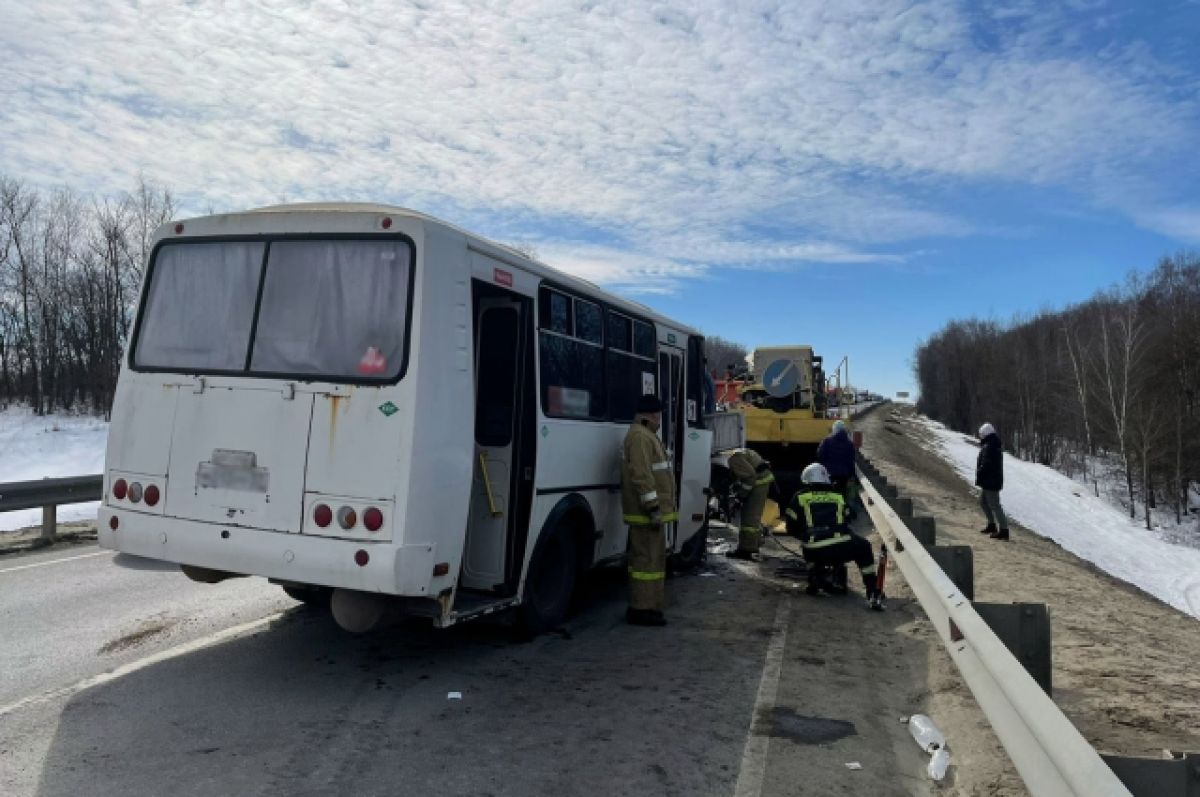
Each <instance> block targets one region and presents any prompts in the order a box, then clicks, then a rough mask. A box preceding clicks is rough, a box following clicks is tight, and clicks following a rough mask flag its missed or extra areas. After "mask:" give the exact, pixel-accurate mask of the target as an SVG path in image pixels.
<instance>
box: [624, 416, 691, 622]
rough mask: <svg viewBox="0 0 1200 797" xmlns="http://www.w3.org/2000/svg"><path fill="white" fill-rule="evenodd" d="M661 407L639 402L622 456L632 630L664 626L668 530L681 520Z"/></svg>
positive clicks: (626, 435) (627, 613) (628, 617)
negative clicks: (662, 431)
mask: <svg viewBox="0 0 1200 797" xmlns="http://www.w3.org/2000/svg"><path fill="white" fill-rule="evenodd" d="M662 409H663V407H662V402H661V401H659V400H658V398H657V397H656V396H653V395H647V396H642V397H641V398H639V399H638V403H637V414H636V415H635V416H634V418H633V423H632V424H631V425H630V427H629V431H628V432H627V433H626V434H625V443H624V445H623V446H622V450H621V511H622V514H623V516H624V518H625V522H626V523H628V524H629V610H628V611H627V612H626V613H625V619H626V621H627V622H629V623H631V624H633V625H649V626H661V625H666V624H667V620H666V618H665V617H664V616H663V608H664V606H665V604H666V589H665V584H664V579H666V577H667V537H666V534H665V531H666V527H667V524H669V523H673V522H675V521H676V520H678V519H679V514H678V512H677V510H676V508H675V477H674V476H673V475H672V474H671V463H670V461H669V460H668V459H667V453H666V450H665V449H664V448H663V444H662V441H660V440H659V439H658V427H659V426H660V425H661V424H662Z"/></svg>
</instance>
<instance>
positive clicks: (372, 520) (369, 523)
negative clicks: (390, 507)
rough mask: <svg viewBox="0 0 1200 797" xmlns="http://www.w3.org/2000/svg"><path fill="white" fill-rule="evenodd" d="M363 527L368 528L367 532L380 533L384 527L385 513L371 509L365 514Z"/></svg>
mask: <svg viewBox="0 0 1200 797" xmlns="http://www.w3.org/2000/svg"><path fill="white" fill-rule="evenodd" d="M363 525H364V526H366V527H367V531H379V529H380V527H381V526H383V513H382V512H380V511H379V510H378V509H376V508H375V507H371V508H370V509H368V510H367V511H366V512H363Z"/></svg>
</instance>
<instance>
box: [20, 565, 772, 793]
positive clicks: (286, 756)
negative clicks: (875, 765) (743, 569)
mask: <svg viewBox="0 0 1200 797" xmlns="http://www.w3.org/2000/svg"><path fill="white" fill-rule="evenodd" d="M668 590H669V592H670V593H671V595H672V602H673V604H674V605H673V606H672V608H671V610H670V615H671V618H672V621H673V622H672V625H671V626H669V627H668V628H666V629H643V628H632V627H629V626H627V625H625V623H624V622H623V613H624V607H625V604H624V601H623V599H622V598H623V586H622V584H621V583H620V580H619V579H615V578H614V577H613V576H612V575H610V574H599V576H598V577H595V578H592V579H590V580H589V581H588V583H587V584H586V585H585V588H584V590H583V591H582V594H583V601H582V609H581V610H580V611H579V613H578V614H577V615H576V616H575V617H574V618H573V619H572V620H571V621H570V622H568V623H567V625H566V626H565V628H564V629H563V630H562V631H561V632H560V633H557V634H547V635H544V636H541V637H538V638H536V639H534V640H532V641H529V642H520V641H518V640H516V639H515V637H514V635H513V634H512V632H511V630H510V629H509V628H507V627H505V626H503V625H500V624H482V623H474V624H467V625H464V626H461V627H456V628H451V629H447V630H443V631H438V630H435V629H432V628H430V627H427V626H424V627H423V626H420V625H416V624H406V625H402V626H400V627H396V628H393V629H390V630H388V631H386V632H381V633H377V634H373V635H368V636H363V637H353V636H349V635H347V634H345V633H344V632H342V631H340V630H339V629H338V628H337V627H336V626H335V625H334V624H333V622H332V620H331V619H330V618H329V617H328V616H327V615H326V614H324V613H319V612H316V611H311V610H308V609H302V608H297V609H295V610H292V611H289V612H288V613H287V614H286V615H284V617H283V618H282V619H281V620H279V621H278V622H276V623H274V624H273V625H272V626H271V627H270V628H269V629H268V630H266V631H263V632H261V633H258V634H255V635H253V636H249V637H243V638H238V639H235V640H232V641H229V642H227V643H224V644H220V645H217V646H213V647H209V648H204V649H201V650H198V651H196V652H193V653H189V654H186V655H183V656H180V657H178V658H175V659H171V660H167V661H164V662H161V663H158V664H155V665H152V666H150V667H147V668H145V669H143V670H139V671H137V672H134V673H132V674H130V675H128V676H126V677H123V678H121V679H119V680H116V681H113V682H111V683H108V684H105V685H103V686H99V687H96V688H93V689H90V690H88V691H85V692H82V693H80V694H78V695H76V696H74V697H73V698H72V699H71V700H70V702H69V703H68V704H67V705H66V706H65V707H64V708H63V710H62V713H61V716H60V718H59V724H58V729H57V732H56V734H55V736H54V739H53V741H52V743H51V745H50V749H49V751H48V753H47V755H46V758H45V762H44V766H43V770H42V777H41V781H40V789H39V793H40V794H43V795H78V794H88V795H106V794H169V795H172V796H173V797H181V796H182V795H190V794H203V795H212V794H266V795H297V794H373V793H387V794H433V793H437V794H522V795H524V794H555V795H564V794H584V793H587V794H620V793H631V794H632V793H638V794H645V793H650V792H653V793H657V794H663V793H667V794H681V795H682V794H724V793H729V792H730V791H731V789H732V783H733V780H734V779H735V778H736V774H737V763H738V760H739V758H740V755H741V747H742V743H743V740H744V735H745V730H746V727H747V724H748V720H749V716H750V708H751V706H752V705H753V702H754V694H755V690H756V687H757V684H758V680H759V674H760V672H761V666H762V656H763V651H764V644H765V640H766V638H767V637H769V634H770V617H771V614H772V612H771V608H770V607H771V605H773V603H774V601H776V600H777V598H776V597H775V595H774V594H772V593H771V592H770V591H769V590H764V589H763V588H762V586H761V585H758V584H755V583H753V582H751V581H749V580H748V579H745V578H744V577H736V576H735V574H733V573H732V571H728V570H725V571H723V573H722V575H721V577H720V578H705V579H701V578H695V577H680V578H676V579H673V580H672V581H671V582H670V583H669V585H668ZM731 607H737V611H732V610H731ZM451 692H459V693H461V695H462V697H461V699H449V698H448V695H449V693H451Z"/></svg>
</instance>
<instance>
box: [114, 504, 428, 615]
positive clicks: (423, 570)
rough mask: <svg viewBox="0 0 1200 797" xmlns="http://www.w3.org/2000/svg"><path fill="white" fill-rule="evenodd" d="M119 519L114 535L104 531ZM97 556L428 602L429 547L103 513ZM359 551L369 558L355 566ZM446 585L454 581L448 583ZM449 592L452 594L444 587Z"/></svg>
mask: <svg viewBox="0 0 1200 797" xmlns="http://www.w3.org/2000/svg"><path fill="white" fill-rule="evenodd" d="M114 516H115V517H116V518H117V529H116V530H113V529H112V528H111V527H110V525H109V520H110V518H112V517H114ZM98 520H99V522H98V523H97V527H98V535H99V542H100V546H101V547H102V548H110V549H112V550H114V551H120V552H122V553H128V554H132V555H134V556H144V557H147V558H149V559H159V560H162V561H167V562H176V563H178V564H185V565H195V566H197V567H206V568H210V569H212V570H222V571H226V572H229V573H235V574H238V575H248V576H264V577H266V578H272V579H277V580H279V581H290V582H295V583H298V584H317V585H322V586H328V587H341V588H343V589H353V590H361V591H364V592H382V593H386V594H389V595H404V596H410V597H422V598H426V597H431V596H432V595H433V593H432V590H433V589H434V587H433V586H432V584H431V582H432V580H433V568H434V564H435V562H434V553H435V552H434V546H433V545H432V544H431V543H426V544H421V545H396V544H394V543H382V542H381V543H369V542H361V541H355V540H338V539H330V538H327V537H308V536H304V535H301V534H289V533H285V532H277V531H265V530H263V529H248V528H241V527H237V526H221V525H217V524H213V523H201V522H197V521H193V520H180V519H178V518H171V517H163V516H161V515H147V514H143V513H140V512H127V511H119V510H116V511H114V510H113V509H110V508H109V507H101V508H100V515H99V519H98ZM359 551H365V552H366V554H367V562H366V564H363V565H360V564H358V560H357V559H356V556H357V555H358V552H359ZM448 581H451V580H449V579H448ZM446 586H450V584H449V583H448V584H447V585H446Z"/></svg>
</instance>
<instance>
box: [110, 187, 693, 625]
mask: <svg viewBox="0 0 1200 797" xmlns="http://www.w3.org/2000/svg"><path fill="white" fill-rule="evenodd" d="M702 344H703V339H702V338H701V337H700V335H699V334H697V333H696V332H695V331H693V330H691V329H688V328H687V327H686V326H684V325H682V324H680V323H678V322H676V321H673V320H671V319H669V318H666V317H664V316H661V315H659V314H657V313H655V312H653V311H652V310H650V309H649V308H647V307H644V306H642V305H640V304H637V303H634V302H630V301H627V300H625V299H621V298H619V297H617V296H614V295H612V294H609V293H607V292H605V291H602V290H600V289H598V288H596V287H595V286H593V285H591V284H589V283H587V282H585V281H583V280H580V279H577V278H575V277H571V276H569V275H567V274H564V273H562V272H559V271H556V270H554V269H552V268H549V267H547V266H545V265H543V264H541V263H538V262H536V261H534V260H531V259H529V258H528V257H525V256H524V255H522V254H521V253H519V252H516V251H514V250H512V249H509V248H507V247H504V246H500V245H497V244H495V243H491V242H489V241H487V240H485V239H483V238H480V237H478V236H475V235H471V234H470V233H467V232H463V231H461V230H459V229H456V228H454V227H452V226H450V225H449V224H446V223H444V222H441V221H438V220H436V219H433V218H430V217H428V216H424V215H422V214H419V213H415V212H412V211H409V210H404V209H401V208H396V207H389V206H381V205H365V204H363V205H360V204H335V205H291V206H280V207H273V208H264V209H262V210H258V211H251V212H245V213H233V214H228V215H218V216H208V217H204V218H196V219H190V220H187V221H184V222H178V223H170V224H167V225H165V226H164V227H162V228H161V229H160V230H159V231H158V233H157V236H156V238H155V244H154V248H153V251H152V253H151V255H150V258H149V262H148V264H147V266H146V278H145V284H144V285H143V287H142V298H141V305H140V308H139V311H138V314H137V319H136V321H135V323H134V326H133V332H132V335H131V339H130V342H129V346H128V352H129V354H128V358H127V360H126V361H125V362H124V363H122V367H121V373H120V378H119V381H118V385H117V392H116V397H115V401H114V406H113V415H112V425H111V428H110V432H109V442H108V452H107V461H106V463H105V473H104V500H103V506H102V508H101V511H100V524H99V525H100V543H101V545H103V546H104V547H106V548H112V549H116V550H119V551H124V552H127V553H131V554H136V555H139V556H146V557H153V558H155V559H160V560H166V561H170V562H178V563H180V564H181V565H182V566H183V570H184V572H185V573H187V574H188V575H189V576H190V577H192V578H193V579H196V580H200V581H206V582H216V581H220V580H222V579H225V578H230V577H233V576H240V575H256V576H265V577H267V578H269V579H270V580H271V581H273V582H275V583H278V584H280V585H281V586H282V587H283V589H284V590H285V591H287V593H288V594H289V595H291V596H293V597H295V598H297V599H299V600H302V601H306V602H311V603H324V602H331V603H332V607H333V613H334V616H335V618H336V619H337V621H338V623H339V624H341V625H342V626H343V627H345V628H348V629H350V630H355V631H361V630H366V629H368V628H370V627H373V626H375V625H377V624H378V623H379V621H380V620H381V619H383V618H385V617H386V616H389V615H395V614H397V613H407V614H412V615H420V616H425V617H429V618H431V619H432V621H433V623H434V624H435V625H437V626H449V625H452V624H454V623H457V622H459V621H462V620H465V619H468V618H471V617H475V616H479V615H482V614H487V613H491V612H495V611H498V610H501V609H510V608H511V609H515V610H516V611H517V612H518V614H519V617H520V618H521V620H522V621H523V622H524V623H525V624H526V626H528V627H529V628H530V629H532V630H542V629H545V628H549V627H552V626H554V625H555V624H556V623H558V622H559V621H560V620H561V619H562V617H563V615H564V613H565V612H566V610H567V607H568V604H569V600H570V597H571V593H572V588H573V587H574V585H575V581H576V577H577V576H578V575H579V574H580V573H581V572H582V571H583V570H585V569H587V568H590V567H593V566H595V565H599V564H603V563H610V562H617V561H620V560H621V559H622V557H623V556H624V554H625V551H626V537H627V529H626V526H625V523H624V522H623V521H622V514H621V501H620V489H619V485H620V475H619V459H620V449H621V443H622V440H623V437H624V435H625V431H626V428H627V424H628V422H629V421H630V420H632V418H633V415H634V407H635V404H636V401H637V398H638V397H639V396H640V395H642V394H645V393H655V394H657V395H658V396H660V397H661V398H662V400H663V403H664V405H665V407H666V409H665V411H664V413H663V425H662V430H661V436H662V438H663V440H664V443H665V445H666V450H667V452H668V456H669V457H670V465H671V467H672V469H673V470H674V473H675V477H676V484H677V485H678V487H679V495H680V500H679V505H680V506H679V511H680V520H679V522H678V524H676V526H675V527H673V529H674V530H673V534H672V536H671V539H670V540H669V541H668V544H669V548H670V552H671V553H672V554H673V555H675V556H677V557H681V558H684V559H691V560H693V561H694V560H695V559H696V558H697V557H699V556H701V555H703V552H704V534H705V531H706V524H705V508H706V500H707V499H706V496H705V490H706V488H707V486H708V479H709V466H710V463H709V460H710V455H711V442H712V437H713V434H712V431H711V430H710V429H709V428H706V421H705V418H704V417H703V415H702V414H701V412H700V409H701V408H702V407H703V403H702V393H701V391H702V385H703V378H702V371H701V369H702V367H703V365H702V363H703V356H702V351H703V347H702Z"/></svg>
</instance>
